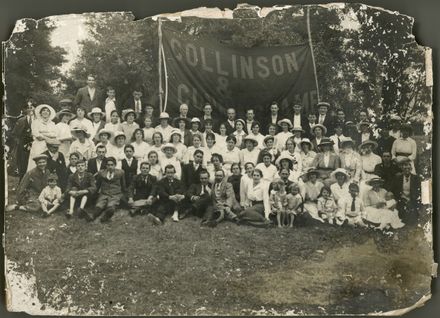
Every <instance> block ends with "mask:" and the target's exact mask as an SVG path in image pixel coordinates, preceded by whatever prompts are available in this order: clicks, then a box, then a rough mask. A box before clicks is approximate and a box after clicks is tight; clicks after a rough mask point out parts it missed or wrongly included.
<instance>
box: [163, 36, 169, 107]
mask: <svg viewBox="0 0 440 318" xmlns="http://www.w3.org/2000/svg"><path fill="white" fill-rule="evenodd" d="M161 51H162V60H163V70H164V72H165V100H164V103H163V111H164V112H165V111H166V109H167V103H168V72H167V60H166V59H165V51H164V49H163V45H161Z"/></svg>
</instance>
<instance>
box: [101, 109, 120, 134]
mask: <svg viewBox="0 0 440 318" xmlns="http://www.w3.org/2000/svg"><path fill="white" fill-rule="evenodd" d="M104 129H105V130H111V131H113V133H116V132H117V131H122V127H121V123H120V120H119V114H118V112H117V111H116V110H113V111H112V112H111V115H110V122H109V123H107V124H105V126H104Z"/></svg>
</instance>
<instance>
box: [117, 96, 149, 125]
mask: <svg viewBox="0 0 440 318" xmlns="http://www.w3.org/2000/svg"><path fill="white" fill-rule="evenodd" d="M145 105H147V102H146V101H145V100H144V99H143V98H142V91H141V89H140V88H135V89H134V90H133V94H132V96H131V97H130V98H129V99H127V100H126V101H125V102H124V104H123V105H122V109H128V108H129V109H133V110H134V112H135V113H136V118H137V119H138V121H142V120H143V118H144V108H145ZM122 109H121V112H122ZM138 124H140V123H139V122H138Z"/></svg>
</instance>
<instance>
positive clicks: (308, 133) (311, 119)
mask: <svg viewBox="0 0 440 318" xmlns="http://www.w3.org/2000/svg"><path fill="white" fill-rule="evenodd" d="M316 124H317V123H316V115H315V114H314V113H309V114H308V115H307V123H306V124H305V128H304V127H303V130H304V136H303V137H304V138H308V139H313V138H315V135H314V134H313V131H312V128H313V127H314V126H315V125H316Z"/></svg>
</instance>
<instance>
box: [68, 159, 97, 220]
mask: <svg viewBox="0 0 440 318" xmlns="http://www.w3.org/2000/svg"><path fill="white" fill-rule="evenodd" d="M95 192H96V182H95V177H94V176H93V174H92V173H91V172H88V171H86V160H85V159H84V158H83V159H80V160H79V161H78V162H77V164H76V171H75V173H74V174H71V175H70V176H69V178H68V181H67V189H66V195H68V196H70V201H69V211H68V212H67V214H66V217H67V218H71V217H72V216H73V213H74V208H75V205H78V202H79V208H78V209H77V214H78V216H79V217H80V218H82V217H86V218H87V216H88V214H87V212H86V211H85V210H84V208H85V206H86V204H87V202H88V201H89V200H90V198H91V197H92V195H93V194H95Z"/></svg>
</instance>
